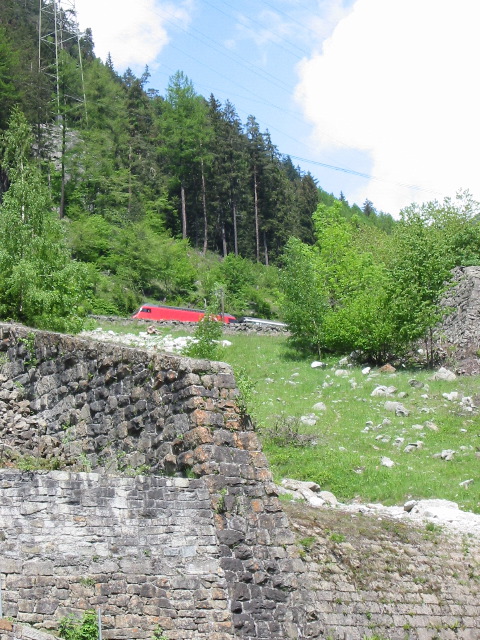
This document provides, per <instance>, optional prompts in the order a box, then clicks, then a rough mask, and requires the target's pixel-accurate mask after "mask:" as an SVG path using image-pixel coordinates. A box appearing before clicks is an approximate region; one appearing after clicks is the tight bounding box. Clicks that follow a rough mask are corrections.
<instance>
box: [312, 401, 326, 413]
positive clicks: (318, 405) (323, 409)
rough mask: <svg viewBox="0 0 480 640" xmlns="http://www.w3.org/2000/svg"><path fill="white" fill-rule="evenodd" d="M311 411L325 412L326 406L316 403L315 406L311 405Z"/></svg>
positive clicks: (322, 403)
mask: <svg viewBox="0 0 480 640" xmlns="http://www.w3.org/2000/svg"><path fill="white" fill-rule="evenodd" d="M312 409H313V410H314V411H326V410H327V405H326V404H325V403H324V402H317V403H316V404H314V405H313V407H312Z"/></svg>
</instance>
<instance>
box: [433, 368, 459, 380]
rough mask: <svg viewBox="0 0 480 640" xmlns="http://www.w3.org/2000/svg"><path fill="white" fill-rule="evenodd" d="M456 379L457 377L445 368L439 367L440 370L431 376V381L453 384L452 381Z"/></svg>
mask: <svg viewBox="0 0 480 640" xmlns="http://www.w3.org/2000/svg"><path fill="white" fill-rule="evenodd" d="M456 378H457V376H456V375H455V374H454V373H453V371H450V370H449V369H446V368H445V367H440V369H439V370H438V371H436V372H435V373H434V374H433V376H432V377H431V380H445V381H447V382H453V381H454V380H456Z"/></svg>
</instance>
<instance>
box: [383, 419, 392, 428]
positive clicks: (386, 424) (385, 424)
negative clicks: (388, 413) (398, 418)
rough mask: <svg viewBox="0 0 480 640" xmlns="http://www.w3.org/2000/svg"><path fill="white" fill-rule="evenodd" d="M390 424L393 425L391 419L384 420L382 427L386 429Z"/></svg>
mask: <svg viewBox="0 0 480 640" xmlns="http://www.w3.org/2000/svg"><path fill="white" fill-rule="evenodd" d="M390 424H392V421H391V420H390V418H384V419H383V420H382V425H383V426H384V427H388V425H390Z"/></svg>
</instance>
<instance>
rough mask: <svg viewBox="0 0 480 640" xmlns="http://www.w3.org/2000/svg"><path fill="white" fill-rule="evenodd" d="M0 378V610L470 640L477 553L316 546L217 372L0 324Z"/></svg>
mask: <svg viewBox="0 0 480 640" xmlns="http://www.w3.org/2000/svg"><path fill="white" fill-rule="evenodd" d="M0 365H1V370H0V458H1V464H0V466H3V467H5V468H4V469H3V471H1V472H0V581H1V586H2V591H3V600H4V614H5V615H7V616H15V617H16V619H17V620H19V621H23V622H25V623H27V622H28V623H31V624H33V625H36V626H39V627H41V626H44V627H48V628H52V629H54V628H56V627H57V625H58V622H59V618H60V617H61V616H62V615H63V614H64V613H70V612H72V611H73V612H75V611H78V612H80V611H85V610H86V609H89V608H97V607H101V608H102V610H103V612H104V626H105V628H104V637H105V638H110V639H117V638H118V639H119V640H127V639H129V638H140V639H143V638H152V636H153V633H154V630H155V628H156V627H157V625H160V626H161V627H162V628H164V629H165V630H166V633H167V635H168V638H169V640H177V639H178V640H180V639H183V640H207V639H208V640H228V639H229V638H232V637H237V638H241V639H243V640H257V639H264V640H287V639H291V640H309V639H314V638H323V639H324V640H327V638H328V639H330V640H363V637H364V636H365V637H367V638H368V637H369V636H374V632H375V633H376V634H377V635H378V636H379V637H380V638H382V640H383V638H385V639H386V640H434V638H435V639H436V640H438V639H442V640H450V639H453V638H462V640H467V639H468V640H480V623H479V620H480V608H479V606H478V598H479V586H478V585H479V583H478V576H479V575H480V553H479V549H478V540H475V539H473V540H465V541H462V542H461V543H459V544H458V545H457V546H456V547H453V546H450V547H449V546H448V544H447V545H444V546H440V545H439V546H438V547H433V550H432V552H431V553H430V554H429V555H428V557H427V554H426V552H425V549H424V547H423V546H422V541H421V540H422V538H421V536H420V543H419V545H417V546H412V545H410V546H408V545H407V544H403V542H402V544H401V545H400V546H398V545H397V546H396V547H394V546H391V545H390V546H388V545H387V544H385V543H383V542H382V545H384V546H385V548H383V547H381V548H380V549H379V545H378V544H376V539H375V538H373V539H370V540H368V536H367V535H366V534H367V532H368V531H369V530H370V529H371V524H370V525H369V524H368V522H367V521H366V520H365V521H363V522H362V523H361V524H362V527H363V529H362V533H361V535H360V536H359V540H360V542H359V543H358V545H357V546H354V544H353V542H354V541H353V539H352V543H350V542H349V541H348V537H347V536H349V535H350V533H349V532H350V531H352V530H353V527H352V524H351V523H350V522H349V523H347V528H346V531H347V536H344V537H345V544H343V542H341V543H339V544H338V545H337V544H334V545H332V542H331V530H330V531H328V530H327V532H326V533H325V534H322V535H319V534H318V533H317V531H316V530H315V528H319V524H318V523H320V522H322V520H323V519H325V520H326V519H327V514H326V512H322V511H320V510H319V511H318V512H315V513H314V515H313V516H311V520H310V522H309V523H308V526H305V525H303V524H302V525H301V526H297V525H295V526H296V527H297V528H296V529H295V528H292V526H291V524H290V523H289V520H288V518H287V517H286V515H285V513H284V511H283V510H282V508H281V504H280V502H279V500H278V497H277V494H276V488H275V485H273V483H272V481H271V474H270V471H269V469H268V465H267V462H266V459H265V457H264V455H263V454H262V452H261V449H260V445H259V443H258V440H257V438H256V435H255V433H254V432H253V427H252V425H251V423H250V421H249V419H248V416H244V415H242V413H241V411H240V410H239V407H238V405H237V401H236V398H237V390H236V386H235V380H234V378H233V374H232V371H231V369H230V368H229V367H228V366H227V365H225V364H222V363H212V362H207V361H201V360H190V359H186V358H180V357H175V356H166V355H152V354H149V353H147V352H142V351H140V350H134V349H129V348H125V347H118V346H115V345H111V344H108V345H107V344H100V343H98V342H95V343H91V342H88V341H85V340H80V339H77V338H72V337H69V336H62V335H57V334H52V333H45V332H35V331H31V330H30V329H27V328H25V327H21V326H12V325H6V324H3V325H0ZM39 466H40V467H41V466H44V467H45V466H48V467H49V468H50V469H52V468H55V467H60V468H61V469H62V470H61V471H38V470H36V471H35V469H36V468H38V467H39ZM18 468H20V469H23V471H21V470H19V469H18ZM82 470H83V471H85V470H88V471H90V472H89V473H85V472H82ZM91 471H93V473H92V472H91ZM128 475H130V476H133V477H126V476H128ZM303 511H304V512H305V513H306V511H307V510H306V509H304V510H303ZM301 513H303V512H302V510H301ZM348 517H349V518H351V516H350V515H349V516H348ZM336 526H337V524H336V525H335V527H336ZM333 531H334V532H335V529H333ZM393 531H396V529H393ZM340 539H343V538H342V537H341V536H340ZM364 539H367V542H366V543H364V542H363V541H364ZM305 540H306V541H305ZM312 541H314V542H312ZM355 544H356V543H355ZM312 545H313V546H312ZM459 547H460V550H459ZM467 548H468V552H467ZM452 549H454V553H455V554H456V555H455V558H456V559H455V563H454V566H453V568H452V571H451V572H448V573H447V572H446V570H445V563H444V560H443V558H445V557H446V558H448V557H449V556H448V553H449V550H452ZM471 549H473V551H471ZM436 553H437V555H438V557H437V556H436V555H435V554H436ZM417 567H418V569H419V571H420V572H421V576H420V577H421V580H419V581H418V582H417V581H416V580H415V578H416V574H415V571H416V568H417ZM424 574H425V575H426V576H427V577H428V578H429V577H430V575H435V574H438V580H437V579H436V580H435V584H433V582H432V583H430V581H425V582H424V580H427V579H426V578H424ZM2 624H3V623H2ZM7 626H8V625H7ZM14 626H15V625H14ZM16 626H18V625H16ZM373 630H374V631H373ZM14 633H17V632H15V631H14V630H13V629H11V630H8V629H7V630H6V629H5V628H4V627H2V626H1V625H0V639H1V640H3V639H4V638H5V639H7V638H8V640H14V638H15V637H17V636H14V635H12V634H14ZM18 633H19V632H18ZM18 633H17V635H18Z"/></svg>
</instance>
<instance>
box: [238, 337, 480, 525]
mask: <svg viewBox="0 0 480 640" xmlns="http://www.w3.org/2000/svg"><path fill="white" fill-rule="evenodd" d="M228 338H229V340H231V341H232V342H233V346H232V347H230V348H229V349H227V350H226V359H227V360H228V362H229V363H231V364H232V365H233V367H234V368H237V367H243V369H244V370H245V371H246V372H247V373H248V375H249V376H250V377H251V379H252V380H253V381H254V383H255V386H254V394H253V396H252V399H251V402H250V406H249V410H250V413H251V415H252V417H253V419H254V421H255V423H256V425H257V428H258V431H259V433H260V436H261V439H262V442H263V447H264V451H265V453H266V455H267V457H268V459H269V461H270V464H271V466H272V470H273V473H274V476H275V479H276V480H277V481H280V480H281V479H282V478H283V477H290V478H296V479H299V480H313V481H315V482H318V484H320V486H321V487H322V489H326V490H329V491H332V492H333V493H334V494H335V495H336V496H337V498H339V499H340V500H342V501H350V500H353V499H357V498H359V499H361V500H362V501H366V502H382V503H384V504H387V505H391V504H403V503H404V502H405V501H406V500H408V499H411V498H417V499H418V498H443V499H447V500H453V501H455V502H457V503H458V504H459V506H460V507H461V508H462V509H466V510H471V511H475V512H477V513H480V478H479V474H478V469H479V466H480V458H479V457H478V455H480V454H479V451H480V419H479V416H478V414H476V413H469V412H467V411H465V410H462V409H461V408H460V406H459V404H458V403H453V402H449V401H448V400H446V399H445V398H443V396H442V394H443V393H445V392H451V391H458V392H459V393H460V394H463V395H464V396H475V394H476V393H478V388H479V377H475V376H474V377H462V378H457V380H456V381H454V382H441V381H432V380H430V378H431V376H432V371H430V370H423V371H422V370H399V371H397V372H396V373H395V374H380V373H378V370H375V369H372V372H371V374H373V376H372V375H370V376H369V375H363V374H362V372H361V367H354V368H352V369H351V370H350V371H349V375H348V377H346V378H338V377H335V375H334V370H335V369H338V368H345V367H340V366H339V365H338V358H327V359H323V360H324V362H327V368H326V369H312V368H311V366H310V365H311V362H312V361H313V360H314V359H315V358H313V357H312V358H299V357H298V356H295V355H294V354H292V353H291V352H289V350H288V347H287V342H286V339H285V338H284V337H270V336H269V337H266V336H257V335H250V336H244V335H238V336H233V337H231V336H229V337H228ZM412 378H415V379H416V380H419V381H420V382H423V383H424V384H427V385H428V387H429V388H428V391H427V390H426V389H425V388H421V389H417V388H414V387H412V386H410V385H409V383H408V381H409V380H410V379H412ZM292 383H294V384H292ZM380 384H382V385H385V386H395V387H396V388H397V390H398V391H397V392H396V393H395V394H394V395H393V397H372V396H371V395H370V394H371V392H372V391H373V389H374V388H375V387H376V386H378V385H380ZM326 385H328V386H326ZM402 391H403V392H406V393H407V394H408V395H407V397H405V398H403V399H400V398H398V397H397V396H398V393H399V392H402ZM422 394H427V395H428V398H422V397H421V396H422ZM386 400H394V401H399V402H402V403H403V404H404V406H405V407H406V408H407V409H408V410H409V411H410V415H409V416H408V417H399V416H396V415H395V414H394V413H391V412H388V411H386V410H385V409H384V404H385V401H386ZM317 402H324V403H325V405H326V407H327V409H326V411H323V412H321V411H317V412H314V411H313V408H312V407H313V405H314V404H316V403H317ZM424 409H429V412H428V413H426V412H424V411H423V410H424ZM309 413H315V414H316V416H317V423H316V425H315V426H311V427H308V426H305V427H303V428H302V432H303V433H306V434H312V435H314V436H315V438H316V441H317V445H316V446H306V447H298V446H295V444H294V443H293V444H292V445H291V446H279V445H278V444H276V443H275V442H273V441H272V439H271V438H269V437H268V433H269V432H271V430H272V429H273V428H274V426H275V424H276V423H277V422H278V417H277V416H278V415H281V414H283V415H284V416H293V417H297V418H298V417H300V416H302V415H306V414H309ZM384 418H388V419H389V420H390V424H387V425H384V426H379V425H381V424H382V421H383V419H384ZM368 421H371V422H373V428H372V427H370V430H369V431H368V432H364V429H365V426H366V423H367V422H368ZM426 421H431V422H433V423H435V425H437V427H438V432H436V431H432V430H430V429H428V428H426V427H425V426H424V425H425V422H426ZM413 425H422V426H424V428H423V429H422V430H417V429H415V428H414V427H413ZM379 435H381V436H383V437H385V439H386V438H387V437H389V438H390V440H389V441H388V442H382V440H377V439H376V438H377V436H379ZM397 437H402V438H404V443H403V444H402V445H401V446H400V447H397V446H394V444H393V442H394V440H395V438H397ZM418 440H421V441H423V447H422V448H421V449H417V450H415V451H413V452H411V453H404V451H403V450H404V448H405V446H406V445H407V444H409V443H410V442H416V441H418ZM443 449H454V450H455V451H456V452H457V453H456V454H455V455H454V457H453V460H452V461H450V462H445V461H444V460H441V459H438V458H433V457H432V456H433V455H434V454H436V453H440V452H441V451H442V450H443ZM383 456H386V457H388V458H390V459H391V460H393V461H394V462H395V466H394V467H393V468H386V467H383V466H381V465H380V460H381V458H382V457H383ZM469 478H474V482H473V483H472V484H471V485H470V487H469V488H468V489H464V488H463V487H460V486H459V483H460V482H462V481H463V480H467V479H469Z"/></svg>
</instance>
